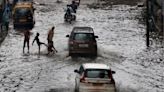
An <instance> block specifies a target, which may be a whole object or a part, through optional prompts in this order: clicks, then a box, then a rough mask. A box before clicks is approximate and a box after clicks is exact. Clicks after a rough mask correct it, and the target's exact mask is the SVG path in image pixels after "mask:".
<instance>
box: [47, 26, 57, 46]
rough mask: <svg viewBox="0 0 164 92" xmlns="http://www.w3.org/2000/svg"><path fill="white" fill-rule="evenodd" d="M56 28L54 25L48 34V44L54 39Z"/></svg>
mask: <svg viewBox="0 0 164 92" xmlns="http://www.w3.org/2000/svg"><path fill="white" fill-rule="evenodd" d="M54 29H55V27H54V26H53V27H52V28H51V29H50V30H49V32H48V36H47V42H48V44H49V42H50V41H52V39H53V37H54Z"/></svg>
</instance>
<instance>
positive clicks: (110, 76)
mask: <svg viewBox="0 0 164 92" xmlns="http://www.w3.org/2000/svg"><path fill="white" fill-rule="evenodd" d="M109 79H110V80H111V81H110V83H112V84H115V81H114V79H113V77H112V71H111V70H109Z"/></svg>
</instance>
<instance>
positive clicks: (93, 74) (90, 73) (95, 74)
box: [85, 69, 109, 78]
mask: <svg viewBox="0 0 164 92" xmlns="http://www.w3.org/2000/svg"><path fill="white" fill-rule="evenodd" d="M85 76H86V77H87V78H109V70H105V69H88V70H87V71H86V75H85Z"/></svg>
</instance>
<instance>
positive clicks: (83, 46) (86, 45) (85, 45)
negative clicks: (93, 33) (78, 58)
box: [79, 44, 88, 48]
mask: <svg viewBox="0 0 164 92" xmlns="http://www.w3.org/2000/svg"><path fill="white" fill-rule="evenodd" d="M79 47H81V48H87V47H88V44H79Z"/></svg>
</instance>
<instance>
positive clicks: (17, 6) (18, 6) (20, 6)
mask: <svg viewBox="0 0 164 92" xmlns="http://www.w3.org/2000/svg"><path fill="white" fill-rule="evenodd" d="M22 7H27V8H33V6H32V3H31V2H18V3H17V4H16V5H15V8H22Z"/></svg>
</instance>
